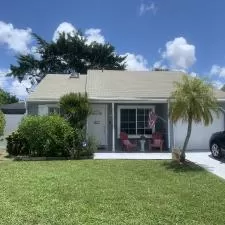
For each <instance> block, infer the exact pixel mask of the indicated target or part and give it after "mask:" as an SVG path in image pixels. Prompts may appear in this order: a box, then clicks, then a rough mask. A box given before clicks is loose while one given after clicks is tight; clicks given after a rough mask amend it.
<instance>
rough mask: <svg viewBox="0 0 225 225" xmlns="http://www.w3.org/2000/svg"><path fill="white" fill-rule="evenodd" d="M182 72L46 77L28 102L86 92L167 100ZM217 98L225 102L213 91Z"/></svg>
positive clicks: (102, 97)
mask: <svg viewBox="0 0 225 225" xmlns="http://www.w3.org/2000/svg"><path fill="white" fill-rule="evenodd" d="M182 75H184V73H182V72H172V71H142V72H140V71H115V70H103V71H102V70H89V71H88V74H87V75H80V76H79V78H70V75H65V74H64V75H63V74H49V75H47V76H46V77H45V78H44V79H43V80H42V82H41V83H40V84H39V85H38V87H37V89H36V90H35V91H34V92H33V93H32V94H31V95H30V96H29V98H28V101H38V100H39V101H41V100H59V98H60V97H61V96H62V95H64V94H66V93H69V92H81V93H84V92H85V90H86V91H87V93H88V96H89V98H90V99H100V100H146V99H150V98H151V99H154V98H158V99H168V98H169V96H170V94H171V92H172V91H173V89H174V82H175V81H180V80H181V78H182ZM215 94H216V97H217V98H218V99H225V92H223V91H221V90H217V89H215Z"/></svg>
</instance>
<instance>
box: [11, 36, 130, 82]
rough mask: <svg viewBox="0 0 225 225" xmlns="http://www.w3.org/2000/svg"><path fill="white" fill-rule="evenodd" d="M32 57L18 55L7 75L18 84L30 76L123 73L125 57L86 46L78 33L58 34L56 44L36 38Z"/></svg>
mask: <svg viewBox="0 0 225 225" xmlns="http://www.w3.org/2000/svg"><path fill="white" fill-rule="evenodd" d="M33 36H34V38H35V39H36V41H37V48H36V54H28V55H18V56H16V57H17V65H11V66H10V68H11V71H12V72H11V74H10V75H13V76H14V77H17V78H18V79H19V80H22V79H23V78H24V77H25V76H26V75H32V76H34V77H35V78H36V79H37V80H41V79H42V78H43V77H44V76H45V75H46V74H47V73H70V72H73V71H76V72H78V73H86V72H87V70H88V69H109V70H110V69H112V70H124V69H125V63H124V60H125V58H126V57H122V56H120V55H118V54H116V51H115V47H114V46H112V45H111V44H109V43H107V44H99V43H97V42H92V43H91V44H87V40H86V38H85V37H84V36H83V35H82V34H81V33H80V32H77V33H74V35H70V34H65V33H62V34H60V36H59V38H58V39H57V41H56V42H53V41H51V42H47V41H46V40H44V39H43V38H41V37H40V36H38V35H37V34H33Z"/></svg>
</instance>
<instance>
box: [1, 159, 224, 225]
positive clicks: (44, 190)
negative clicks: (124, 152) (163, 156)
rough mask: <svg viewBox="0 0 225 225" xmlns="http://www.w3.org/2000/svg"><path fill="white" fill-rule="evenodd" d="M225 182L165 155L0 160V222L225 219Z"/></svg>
mask: <svg viewBox="0 0 225 225" xmlns="http://www.w3.org/2000/svg"><path fill="white" fill-rule="evenodd" d="M224 194H225V182H224V181H223V180H221V179H219V178H217V177H215V176H213V175H211V174H209V173H208V172H206V171H205V170H203V169H200V168H199V167H194V166H180V165H177V164H173V163H171V162H170V161H144V160H142V161H141V160H140V161H139V160H135V161H133V160H126V161H125V160H114V161H113V160H111V161H110V160H104V161H93V160H84V161H45V162H10V161H5V162H1V163H0V224H4V225H7V224H13V225H16V224H21V225H22V224H23V225H25V224H29V225H31V224H44V225H47V224H60V225H61V224H63V225H64V224H65V225H66V224H82V225H83V224H88V225H90V224H96V225H100V224H107V225H108V224H116V225H117V224H135V225H136V224H141V225H147V224H154V225H156V224H163V225H164V224H173V225H174V224H182V225H185V224H187V225H192V224H196V225H202V224H210V225H213V224H215V225H219V224H224V221H225V216H224V215H225V213H224V212H225V197H224Z"/></svg>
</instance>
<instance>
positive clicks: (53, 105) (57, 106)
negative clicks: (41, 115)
mask: <svg viewBox="0 0 225 225" xmlns="http://www.w3.org/2000/svg"><path fill="white" fill-rule="evenodd" d="M47 108H48V114H47V115H48V116H50V115H54V113H50V112H49V110H50V108H56V109H58V111H59V113H57V114H58V115H60V107H59V105H57V104H48V105H47Z"/></svg>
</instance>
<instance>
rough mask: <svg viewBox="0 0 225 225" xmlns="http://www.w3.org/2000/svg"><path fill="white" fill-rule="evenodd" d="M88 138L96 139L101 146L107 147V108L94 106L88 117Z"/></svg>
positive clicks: (99, 105) (101, 105) (98, 105)
mask: <svg viewBox="0 0 225 225" xmlns="http://www.w3.org/2000/svg"><path fill="white" fill-rule="evenodd" d="M88 136H92V137H94V138H95V140H96V141H97V143H98V145H99V146H102V147H103V146H106V145H107V106H106V105H103V104H95V105H92V112H91V115H90V116H89V117H88Z"/></svg>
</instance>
